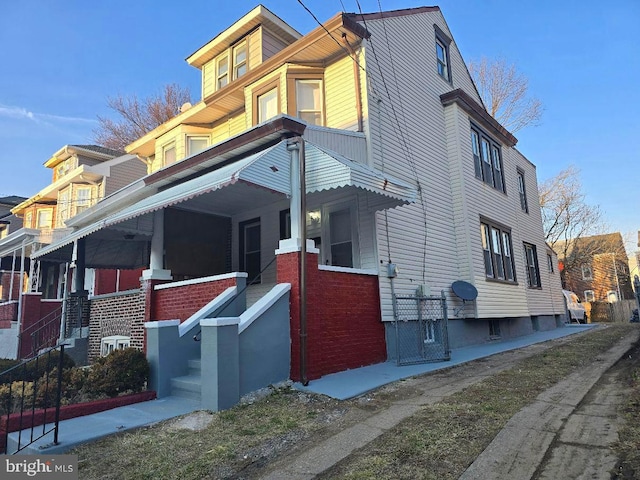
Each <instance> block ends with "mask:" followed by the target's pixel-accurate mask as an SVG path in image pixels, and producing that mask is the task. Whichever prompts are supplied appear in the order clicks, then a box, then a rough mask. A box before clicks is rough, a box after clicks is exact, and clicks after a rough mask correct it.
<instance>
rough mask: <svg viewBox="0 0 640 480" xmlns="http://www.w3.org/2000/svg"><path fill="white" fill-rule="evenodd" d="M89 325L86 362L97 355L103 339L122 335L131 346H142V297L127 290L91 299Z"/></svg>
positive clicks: (135, 292)
mask: <svg viewBox="0 0 640 480" xmlns="http://www.w3.org/2000/svg"><path fill="white" fill-rule="evenodd" d="M90 303H91V305H90V308H89V311H90V318H91V320H90V323H89V362H92V361H93V360H95V359H96V358H98V357H99V356H100V342H101V341H102V339H103V338H104V337H109V336H112V335H124V336H127V337H130V338H131V344H130V345H131V346H132V347H134V348H137V349H139V350H143V347H144V327H143V322H144V294H143V292H142V291H141V290H140V289H138V290H130V291H127V292H120V293H115V294H111V295H104V296H100V297H94V298H92V299H91V302H90Z"/></svg>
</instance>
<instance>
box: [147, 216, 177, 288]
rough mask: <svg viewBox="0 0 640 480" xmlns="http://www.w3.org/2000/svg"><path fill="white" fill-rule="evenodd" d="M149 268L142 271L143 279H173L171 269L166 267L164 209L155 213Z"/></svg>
mask: <svg viewBox="0 0 640 480" xmlns="http://www.w3.org/2000/svg"><path fill="white" fill-rule="evenodd" d="M150 257H151V258H150V259H149V268H148V269H147V270H143V271H142V280H171V279H172V278H173V277H171V270H165V269H164V209H161V210H157V211H155V212H154V213H153V235H152V237H151V256H150Z"/></svg>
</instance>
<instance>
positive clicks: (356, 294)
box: [277, 253, 386, 380]
mask: <svg viewBox="0 0 640 480" xmlns="http://www.w3.org/2000/svg"><path fill="white" fill-rule="evenodd" d="M298 255H299V253H287V254H284V255H279V256H278V260H277V264H278V267H277V268H278V283H284V282H287V283H291V297H290V298H291V378H292V379H293V380H300V315H299V303H298V302H299V298H300V288H299V282H298ZM307 267H308V268H307V378H308V379H310V380H312V379H315V378H319V377H321V376H323V375H327V374H329V373H334V372H339V371H342V370H347V369H349V368H357V367H362V366H364V365H371V364H374V363H379V362H383V361H385V360H386V343H385V337H384V326H383V324H382V319H381V316H380V297H379V295H380V294H379V290H378V277H377V276H375V275H361V274H354V273H343V272H333V271H325V270H319V269H318V256H317V255H316V254H312V253H308V254H307Z"/></svg>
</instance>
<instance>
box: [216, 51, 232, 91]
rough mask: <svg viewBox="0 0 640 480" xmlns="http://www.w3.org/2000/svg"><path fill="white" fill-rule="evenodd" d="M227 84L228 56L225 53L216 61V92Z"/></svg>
mask: <svg viewBox="0 0 640 480" xmlns="http://www.w3.org/2000/svg"><path fill="white" fill-rule="evenodd" d="M228 83H229V55H228V54H227V53H225V54H224V55H222V56H220V57H219V58H218V59H217V60H216V90H220V89H221V88H222V87H224V86H225V85H227V84H228Z"/></svg>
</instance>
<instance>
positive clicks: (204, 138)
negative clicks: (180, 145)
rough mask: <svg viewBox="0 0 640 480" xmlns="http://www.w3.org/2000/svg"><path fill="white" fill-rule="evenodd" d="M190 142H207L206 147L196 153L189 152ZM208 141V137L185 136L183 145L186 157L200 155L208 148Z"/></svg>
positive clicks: (209, 138)
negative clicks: (185, 149)
mask: <svg viewBox="0 0 640 480" xmlns="http://www.w3.org/2000/svg"><path fill="white" fill-rule="evenodd" d="M191 140H204V141H206V142H207V145H206V146H205V147H204V148H202V149H200V150H198V151H196V152H192V151H191ZM210 141H211V137H209V135H187V137H186V139H185V145H186V148H187V156H188V157H189V156H191V155H195V154H196V153H200V152H202V151H203V150H206V149H207V148H208V147H209V146H210Z"/></svg>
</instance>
